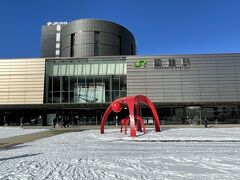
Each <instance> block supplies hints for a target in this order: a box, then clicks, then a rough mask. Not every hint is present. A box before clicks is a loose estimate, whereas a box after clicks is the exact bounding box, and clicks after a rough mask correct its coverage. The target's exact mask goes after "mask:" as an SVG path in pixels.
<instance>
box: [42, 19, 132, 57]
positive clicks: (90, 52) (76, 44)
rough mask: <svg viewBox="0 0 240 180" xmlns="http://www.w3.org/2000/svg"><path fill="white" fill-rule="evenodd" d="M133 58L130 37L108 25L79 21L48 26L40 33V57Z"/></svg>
mask: <svg viewBox="0 0 240 180" xmlns="http://www.w3.org/2000/svg"><path fill="white" fill-rule="evenodd" d="M49 46H51V47H49ZM45 47H47V48H45ZM44 48H45V49H44ZM135 54H136V45H135V39H134V36H133V35H132V33H131V32H130V31H129V30H127V29H126V28H125V27H123V26H121V25H119V24H116V23H113V22H110V21H105V20H96V19H80V20H76V21H72V22H70V23H68V24H66V23H49V24H48V25H47V26H43V29H42V51H41V57H89V56H114V55H135Z"/></svg>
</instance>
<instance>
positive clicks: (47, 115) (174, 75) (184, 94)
mask: <svg viewBox="0 0 240 180" xmlns="http://www.w3.org/2000/svg"><path fill="white" fill-rule="evenodd" d="M239 69H240V53H233V54H180V55H157V56H140V55H139V56H138V55H136V44H135V39H134V36H133V35H132V33H131V32H130V31H129V30H127V29H126V28H124V27H123V26H121V25H118V24H116V23H113V22H109V21H105V20H96V19H80V20H76V21H73V22H70V23H66V22H49V23H48V24H47V25H44V26H43V27H42V36H41V58H31V59H29V58H26V59H1V60H0V87H1V88H0V125H3V124H9V125H18V124H19V121H20V118H21V117H24V120H25V123H28V124H35V125H51V124H52V120H53V118H55V117H57V118H58V119H59V120H61V119H62V118H68V120H69V121H70V123H72V124H73V125H78V124H80V125H99V124H100V122H101V118H102V116H103V113H104V111H105V110H106V108H107V107H108V106H109V105H110V103H111V102H112V101H113V100H115V99H117V98H119V97H124V96H131V95H145V96H148V97H149V98H150V99H151V101H152V102H153V103H154V105H155V107H156V109H157V112H158V115H159V118H160V121H161V124H187V123H201V121H202V120H203V119H204V118H207V119H208V120H209V123H240V71H239ZM127 111H128V109H127V108H124V109H123V110H122V111H121V112H120V113H119V114H112V115H111V116H110V117H109V120H108V121H107V122H108V123H109V124H116V122H118V119H121V118H122V117H125V116H126V114H127ZM141 114H142V117H143V118H144V119H145V120H146V123H148V124H151V123H152V122H153V120H152V114H151V111H150V110H149V109H148V108H147V107H144V106H143V107H141Z"/></svg>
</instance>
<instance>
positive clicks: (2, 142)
mask: <svg viewBox="0 0 240 180" xmlns="http://www.w3.org/2000/svg"><path fill="white" fill-rule="evenodd" d="M150 127H154V126H153V125H150V126H147V128H150ZM208 127H209V128H234V127H238V128H240V124H209V125H208ZM23 128H26V129H43V128H44V129H49V130H47V131H43V132H37V133H32V134H25V135H21V136H14V137H10V138H5V139H0V149H5V148H9V147H11V146H15V145H18V144H23V143H27V142H32V141H36V140H39V139H43V138H47V137H51V136H55V135H58V134H63V133H70V132H80V131H85V130H90V129H99V128H100V126H99V125H92V126H89V125H88V126H85V125H77V126H70V127H67V128H62V127H56V128H53V127H52V126H25V127H23ZM105 128H106V129H107V128H119V129H120V126H119V125H118V126H115V125H114V126H105ZM161 128H163V129H164V128H204V125H161Z"/></svg>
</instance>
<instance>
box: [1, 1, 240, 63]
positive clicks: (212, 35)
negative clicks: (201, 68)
mask: <svg viewBox="0 0 240 180" xmlns="http://www.w3.org/2000/svg"><path fill="white" fill-rule="evenodd" d="M81 18H97V19H105V20H109V21H113V22H116V23H118V24H121V25H123V26H125V27H126V28H128V29H129V30H130V31H131V32H132V33H133V35H134V36H135V39H136V43H137V54H139V55H156V54H159V55H161V54H193V53H199V54H202V53H232V52H240V1H239V0H1V1H0V22H1V26H0V27H1V28H0V36H1V41H0V58H22V57H39V56H40V43H41V42H40V39H41V26H42V25H43V24H46V23H47V22H49V21H68V22H69V21H72V20H76V19H81Z"/></svg>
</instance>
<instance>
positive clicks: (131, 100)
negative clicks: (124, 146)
mask: <svg viewBox="0 0 240 180" xmlns="http://www.w3.org/2000/svg"><path fill="white" fill-rule="evenodd" d="M141 103H142V104H145V105H148V106H149V108H150V109H151V110H152V113H153V117H154V122H155V131H156V132H160V122H159V118H158V115H157V111H156V109H155V107H154V106H153V104H152V102H151V101H150V99H149V98H148V97H146V96H143V95H138V96H127V97H124V98H119V99H116V100H115V101H113V102H112V104H111V105H110V106H109V107H108V108H107V110H106V112H105V113H104V115H103V118H102V122H101V134H103V133H104V125H105V122H106V120H107V117H108V115H109V114H110V113H111V112H112V111H114V112H116V113H118V112H120V111H121V110H122V107H123V105H127V106H128V109H129V117H127V118H124V119H122V120H121V132H122V128H123V126H125V133H127V125H128V122H129V119H130V136H131V137H136V126H137V130H138V131H141V132H142V128H143V131H144V133H146V129H145V125H144V120H143V119H142V117H141V116H140V115H139V104H141ZM135 108H136V115H135V114H134V109H135ZM135 119H136V120H137V123H136V126H135Z"/></svg>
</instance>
